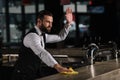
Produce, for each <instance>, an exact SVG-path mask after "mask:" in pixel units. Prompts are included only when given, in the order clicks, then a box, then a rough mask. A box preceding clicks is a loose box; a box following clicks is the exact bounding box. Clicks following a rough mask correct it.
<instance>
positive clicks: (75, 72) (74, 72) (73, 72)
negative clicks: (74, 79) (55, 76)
mask: <svg viewBox="0 0 120 80" xmlns="http://www.w3.org/2000/svg"><path fill="white" fill-rule="evenodd" d="M69 70H71V71H72V72H62V74H68V75H69V74H78V72H77V71H74V70H73V69H72V68H71V67H70V68H69Z"/></svg>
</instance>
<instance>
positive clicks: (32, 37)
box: [23, 25, 70, 67]
mask: <svg viewBox="0 0 120 80" xmlns="http://www.w3.org/2000/svg"><path fill="white" fill-rule="evenodd" d="M66 26H68V25H65V27H64V28H63V29H62V30H61V31H60V33H59V34H58V35H52V34H45V36H46V43H55V42H59V41H62V40H64V39H65V38H66V36H67V34H68V32H69V28H70V25H69V27H66ZM35 29H36V30H37V33H38V34H39V35H38V34H36V33H29V34H27V35H26V36H25V38H24V40H23V44H24V46H25V47H27V48H31V49H32V50H33V52H34V53H35V54H36V55H37V56H38V57H39V58H40V59H41V60H42V61H43V62H44V63H45V64H46V65H48V66H50V67H54V65H55V64H57V63H58V62H57V61H56V60H55V59H54V58H53V57H52V56H51V54H50V53H49V52H48V51H47V50H45V49H44V48H45V45H44V44H45V43H44V40H43V36H42V35H41V34H42V33H41V31H40V29H39V28H38V27H36V26H35Z"/></svg>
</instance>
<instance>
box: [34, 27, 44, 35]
mask: <svg viewBox="0 0 120 80" xmlns="http://www.w3.org/2000/svg"><path fill="white" fill-rule="evenodd" d="M35 29H36V31H37V33H38V34H39V35H42V31H41V30H40V29H39V28H38V27H37V26H35Z"/></svg>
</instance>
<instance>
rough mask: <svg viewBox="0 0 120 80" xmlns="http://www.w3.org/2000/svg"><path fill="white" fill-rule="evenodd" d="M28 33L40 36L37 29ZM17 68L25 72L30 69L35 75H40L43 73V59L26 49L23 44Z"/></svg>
mask: <svg viewBox="0 0 120 80" xmlns="http://www.w3.org/2000/svg"><path fill="white" fill-rule="evenodd" d="M28 33H36V34H38V33H37V32H36V30H35V28H33V29H31V30H30V31H29V32H28ZM28 33H27V34H28ZM27 34H26V35H27ZM16 67H18V68H19V69H21V70H23V71H24V70H25V69H28V70H29V69H30V70H31V71H32V72H34V74H36V75H39V74H40V72H41V59H40V58H39V57H38V56H37V55H36V54H35V53H34V52H33V51H32V50H31V49H30V48H27V47H25V46H24V45H23V43H22V46H21V49H20V54H19V58H18V61H17V62H16ZM28 73H29V72H28Z"/></svg>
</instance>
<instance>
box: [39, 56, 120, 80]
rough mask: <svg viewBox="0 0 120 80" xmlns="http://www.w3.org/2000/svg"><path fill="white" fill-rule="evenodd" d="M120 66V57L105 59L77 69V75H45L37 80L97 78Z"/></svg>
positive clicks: (84, 79) (83, 79)
mask: <svg viewBox="0 0 120 80" xmlns="http://www.w3.org/2000/svg"><path fill="white" fill-rule="evenodd" d="M119 68H120V59H119V58H118V59H113V60H109V61H103V62H99V63H95V64H94V65H88V66H84V67H80V68H77V69H75V70H76V71H78V72H79V74H77V75H63V74H60V73H58V74H54V75H50V76H47V77H43V78H40V79H37V80H86V79H90V78H95V77H96V76H99V75H101V74H105V73H107V72H110V71H113V70H116V69H119Z"/></svg>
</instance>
